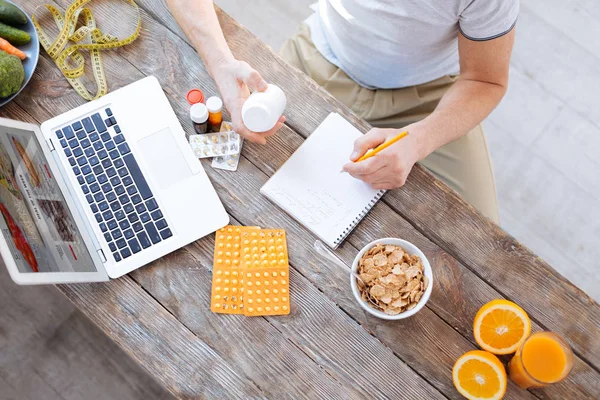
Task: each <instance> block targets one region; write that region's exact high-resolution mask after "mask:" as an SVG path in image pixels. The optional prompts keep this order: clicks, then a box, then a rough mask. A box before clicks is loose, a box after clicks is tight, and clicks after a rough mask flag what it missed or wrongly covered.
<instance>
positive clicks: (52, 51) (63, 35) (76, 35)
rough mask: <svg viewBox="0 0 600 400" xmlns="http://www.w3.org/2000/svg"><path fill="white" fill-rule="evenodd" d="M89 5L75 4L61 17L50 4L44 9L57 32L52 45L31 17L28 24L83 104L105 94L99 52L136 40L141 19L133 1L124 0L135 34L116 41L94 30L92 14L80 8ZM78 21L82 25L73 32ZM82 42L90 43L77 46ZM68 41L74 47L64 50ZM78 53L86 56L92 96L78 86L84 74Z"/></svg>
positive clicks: (83, 1) (84, 1) (78, 0)
mask: <svg viewBox="0 0 600 400" xmlns="http://www.w3.org/2000/svg"><path fill="white" fill-rule="evenodd" d="M90 1H92V0H76V1H75V2H74V3H73V4H71V5H70V6H69V8H67V11H66V12H65V15H64V16H63V15H62V14H61V12H60V11H59V10H58V9H57V8H56V7H54V6H52V5H50V4H45V5H44V7H46V8H47V9H48V11H50V13H51V14H52V17H53V18H54V22H55V23H56V26H58V29H59V31H60V32H59V34H58V36H57V38H56V39H55V40H54V41H51V40H50V38H49V37H48V35H47V34H46V32H44V30H43V29H42V27H41V26H40V24H39V23H38V21H37V19H36V18H35V15H33V16H32V17H31V21H32V22H33V26H34V27H35V29H36V31H37V33H38V36H39V39H40V43H41V45H42V47H43V48H44V50H46V53H48V55H49V56H50V58H52V60H53V61H54V62H55V63H56V65H57V66H58V68H59V69H60V71H61V72H62V74H63V75H64V76H65V78H67V80H68V81H69V83H70V84H71V86H73V88H74V89H75V91H76V92H77V93H79V95H80V96H81V97H83V98H84V99H86V100H95V99H97V98H100V97H102V96H104V95H105V94H106V93H107V92H108V86H107V84H106V76H105V75H104V66H103V64H102V54H101V53H100V51H101V50H106V49H116V48H118V47H123V46H125V45H128V44H130V43H132V42H133V41H134V40H135V39H137V37H138V36H139V34H140V30H141V28H142V17H141V14H140V9H139V8H138V6H137V4H135V2H134V1H133V0H124V1H126V2H128V3H129V4H131V5H132V6H133V7H134V8H135V10H136V12H137V17H138V21H137V26H136V28H135V31H134V32H133V33H132V34H131V35H130V36H129V37H127V38H125V39H122V40H120V39H118V38H117V37H115V36H113V35H110V34H107V33H102V31H101V30H100V29H98V28H97V27H96V20H95V19H94V16H93V15H92V11H91V10H90V9H89V8H83V6H84V5H85V4H87V3H89V2H90ZM80 18H81V19H82V23H83V25H82V26H81V27H79V28H78V29H75V28H76V27H77V22H78V21H79V19H80ZM85 39H89V42H90V43H81V42H82V41H83V40H85ZM69 41H71V42H73V43H76V44H74V45H71V46H68V47H66V46H67V43H68V42H69ZM81 50H88V51H89V52H90V58H91V60H92V72H93V75H94V79H95V81H96V86H97V91H96V94H95V95H93V94H92V93H90V92H89V91H88V89H87V88H86V87H85V86H84V85H83V83H82V82H81V76H82V75H83V73H84V70H85V59H84V57H83V55H82V53H81ZM69 61H70V62H69Z"/></svg>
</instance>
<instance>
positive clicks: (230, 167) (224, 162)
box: [211, 121, 244, 171]
mask: <svg viewBox="0 0 600 400" xmlns="http://www.w3.org/2000/svg"><path fill="white" fill-rule="evenodd" d="M228 131H233V126H232V125H231V123H230V122H227V121H223V123H222V124H221V132H228ZM243 146H244V138H241V140H240V152H239V153H238V154H230V155H228V156H217V157H215V158H213V160H212V164H211V166H212V167H213V168H216V169H224V170H226V171H237V169H238V164H239V163H240V155H241V153H242V147H243Z"/></svg>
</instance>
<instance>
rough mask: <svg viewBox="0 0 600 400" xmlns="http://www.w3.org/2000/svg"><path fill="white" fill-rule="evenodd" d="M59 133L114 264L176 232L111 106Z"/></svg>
mask: <svg viewBox="0 0 600 400" xmlns="http://www.w3.org/2000/svg"><path fill="white" fill-rule="evenodd" d="M104 114H105V115H106V118H103V117H102V116H101V115H100V113H99V112H98V113H95V114H93V115H91V116H89V117H86V118H83V119H82V120H80V121H76V122H74V123H73V124H71V125H70V126H66V127H64V128H63V129H62V130H57V131H56V136H57V137H58V139H59V142H60V145H61V147H62V149H63V151H64V152H65V155H66V156H67V159H68V160H69V164H70V165H71V168H72V169H73V172H74V173H75V176H76V177H77V181H78V182H79V185H80V187H81V190H82V191H83V194H84V195H85V198H86V200H87V203H88V205H89V207H90V209H91V210H92V213H93V214H94V217H95V218H96V221H97V222H98V225H99V227H100V230H101V231H102V232H103V233H104V239H105V240H106V242H107V243H108V247H109V248H110V251H111V252H112V255H113V257H114V259H115V261H117V262H119V261H121V260H123V259H125V258H127V257H129V256H131V255H132V254H136V253H139V252H140V251H142V250H144V249H147V248H148V247H150V246H152V245H155V244H157V243H159V242H161V241H163V240H165V239H168V238H169V237H171V236H172V235H173V234H172V233H171V230H170V229H169V226H168V224H167V221H166V220H165V218H164V216H163V214H162V212H161V210H160V207H159V206H158V204H157V202H156V199H155V198H154V196H153V194H152V191H151V190H150V187H149V186H148V183H147V182H146V179H145V178H144V175H143V174H142V171H141V170H140V167H139V165H138V163H137V161H136V159H135V157H134V156H133V154H132V153H131V150H130V148H129V146H128V145H127V140H125V136H123V134H122V132H121V129H120V128H119V125H118V124H117V120H116V118H115V116H114V115H113V113H112V111H111V109H110V108H107V109H106V110H104Z"/></svg>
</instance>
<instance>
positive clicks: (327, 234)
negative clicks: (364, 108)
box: [260, 113, 385, 248]
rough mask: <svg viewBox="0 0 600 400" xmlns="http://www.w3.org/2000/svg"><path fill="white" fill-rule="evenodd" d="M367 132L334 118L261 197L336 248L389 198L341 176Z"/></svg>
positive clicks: (297, 151) (330, 117)
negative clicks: (363, 133) (358, 143)
mask: <svg viewBox="0 0 600 400" xmlns="http://www.w3.org/2000/svg"><path fill="white" fill-rule="evenodd" d="M361 135H362V133H361V132H360V131H359V130H358V129H356V128H355V127H354V126H352V124H350V123H349V122H348V121H346V120H345V119H344V118H343V117H342V116H340V115H339V114H336V113H331V114H329V116H328V117H327V118H325V120H324V121H323V122H322V123H321V125H319V127H318V128H317V129H316V130H315V131H314V132H313V133H312V135H310V136H309V137H308V139H306V141H305V142H304V143H303V144H302V145H301V146H300V147H299V148H298V150H296V152H294V154H292V156H291V157H290V158H289V160H287V161H286V162H285V163H284V164H283V165H282V166H281V168H279V170H278V171H277V172H276V173H275V174H274V175H273V176H272V177H271V179H269V180H268V181H267V183H265V185H264V186H263V187H262V188H261V189H260V192H261V193H262V194H264V195H265V196H266V197H268V198H269V199H270V200H271V201H272V202H274V203H275V204H277V205H278V206H279V207H281V208H282V209H283V210H285V211H286V212H287V213H288V214H289V215H291V216H292V217H293V218H295V219H296V220H298V221H299V222H300V223H301V224H302V225H304V226H305V227H307V228H308V229H309V230H311V231H312V232H313V233H314V234H315V235H317V236H318V237H319V238H320V239H321V240H322V241H324V242H326V243H327V244H328V245H329V247H332V248H336V247H337V246H339V245H340V243H341V242H343V241H344V239H345V238H346V236H348V235H349V234H350V232H352V230H353V229H354V228H355V227H356V225H358V223H359V222H360V221H361V220H362V219H363V218H364V217H365V215H367V213H368V212H369V211H370V210H371V208H373V206H374V205H375V203H377V201H378V200H379V199H380V198H381V197H382V196H383V195H384V194H385V191H384V190H374V189H373V188H371V186H370V185H369V184H366V183H364V182H362V181H360V180H358V179H355V178H353V177H351V176H350V175H348V174H346V173H340V171H341V170H342V167H343V165H344V164H345V163H347V162H348V161H349V160H348V157H349V156H350V154H351V153H352V149H353V147H354V140H355V139H356V138H358V137H360V136H361Z"/></svg>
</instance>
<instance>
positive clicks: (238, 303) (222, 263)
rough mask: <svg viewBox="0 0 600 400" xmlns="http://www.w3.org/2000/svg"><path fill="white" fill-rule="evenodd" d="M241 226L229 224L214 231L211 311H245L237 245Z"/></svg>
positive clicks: (239, 241)
mask: <svg viewBox="0 0 600 400" xmlns="http://www.w3.org/2000/svg"><path fill="white" fill-rule="evenodd" d="M242 228H243V227H240V226H232V225H228V226H226V227H224V228H222V229H219V230H218V231H217V233H216V238H215V253H214V264H213V280H212V289H211V293H212V298H211V304H210V309H211V311H213V312H216V313H224V314H243V313H244V310H243V309H244V280H243V279H244V278H243V273H244V267H243V266H242V265H241V254H242V250H241V245H240V243H241V232H242ZM243 229H248V230H252V229H259V228H258V227H247V228H246V227H244V228H243Z"/></svg>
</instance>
